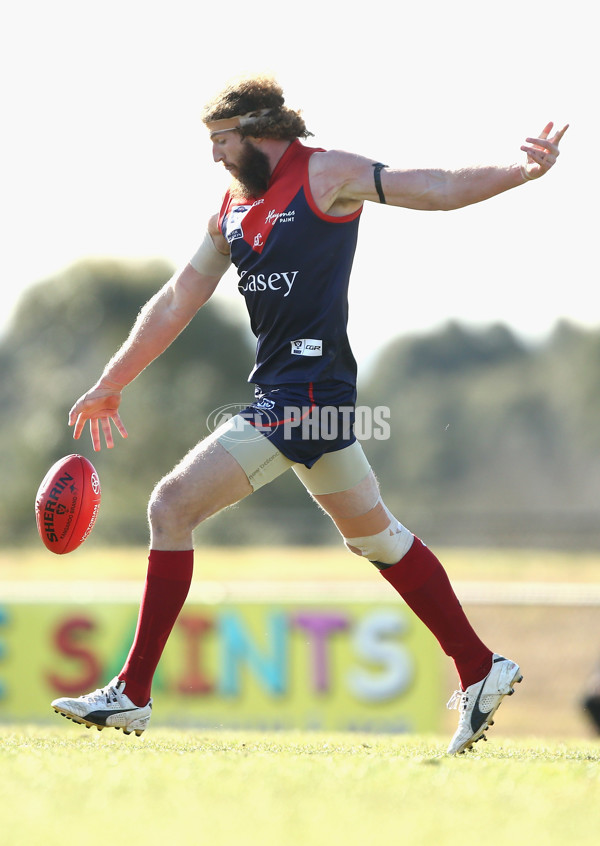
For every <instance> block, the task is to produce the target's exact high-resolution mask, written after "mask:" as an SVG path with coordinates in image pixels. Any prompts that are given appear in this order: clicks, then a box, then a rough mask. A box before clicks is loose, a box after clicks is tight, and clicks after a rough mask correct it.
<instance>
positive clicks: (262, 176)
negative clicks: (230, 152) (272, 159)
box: [232, 140, 271, 200]
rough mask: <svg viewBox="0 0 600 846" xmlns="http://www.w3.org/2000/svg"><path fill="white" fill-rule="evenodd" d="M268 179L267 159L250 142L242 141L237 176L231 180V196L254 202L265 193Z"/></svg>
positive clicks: (269, 170)
mask: <svg viewBox="0 0 600 846" xmlns="http://www.w3.org/2000/svg"><path fill="white" fill-rule="evenodd" d="M270 179H271V165H270V164H269V159H268V158H267V156H266V155H265V154H264V153H263V151H262V150H259V149H258V147H255V146H254V145H253V144H252V143H251V142H250V141H248V140H244V144H243V147H242V152H241V155H240V158H239V161H238V166H237V175H236V176H235V177H234V180H233V186H232V194H233V195H234V196H235V197H236V198H244V199H252V200H255V199H256V198H257V197H261V196H262V195H263V194H264V193H265V192H266V190H267V188H268V187H269V180H270Z"/></svg>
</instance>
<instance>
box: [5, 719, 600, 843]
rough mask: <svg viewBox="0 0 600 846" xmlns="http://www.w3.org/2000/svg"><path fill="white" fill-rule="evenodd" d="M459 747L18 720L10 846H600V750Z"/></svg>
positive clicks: (11, 751)
mask: <svg viewBox="0 0 600 846" xmlns="http://www.w3.org/2000/svg"><path fill="white" fill-rule="evenodd" d="M445 743H446V741H445V740H441V739H438V738H422V737H405V736H401V737H398V736H394V737H381V736H372V735H369V736H367V737H360V736H356V735H352V736H349V735H328V736H323V735H306V734H289V733H278V734H260V735H257V734H249V733H236V734H231V733H222V732H220V733H206V732H199V733H185V734H184V733H181V732H177V731H168V730H158V731H151V732H148V734H147V735H146V736H143V737H142V738H139V739H138V738H135V739H134V737H133V736H132V737H130V738H125V737H123V735H122V734H121V733H120V732H119V733H116V732H110V730H104V731H103V732H101V733H99V732H96V731H94V730H91V731H89V732H88V731H86V730H84V729H83V728H80V727H78V726H73V725H71V724H69V725H68V726H67V725H65V726H60V727H58V728H56V729H53V730H48V729H41V728H37V727H10V726H4V727H1V728H0V808H1V812H0V813H1V823H0V843H2V846H23V844H44V846H59V844H60V846H63V844H65V843H85V844H86V846H96V844H98V846H100V844H102V846H107V844H110V843H113V842H120V843H128V844H133V843H141V844H147V846H155V844H161V846H162V844H168V846H172V844H211V846H234V844H248V846H254V844H256V846H258V844H261V846H282V844H286V846H321V844H323V846H325V844H327V846H330V844H340V845H341V844H344V846H355V844H356V846H359V844H360V846H366V844H371V843H405V844H410V846H421V845H422V846H454V844H464V843H465V842H466V841H467V842H468V841H471V840H477V841H481V842H482V843H486V844H491V846H495V844H504V843H510V842H519V843H530V842H536V841H537V842H538V843H543V844H544V846H555V844H561V845H562V844H563V843H569V844H577V846H586V844H596V843H597V842H598V829H599V827H600V766H599V764H600V745H598V744H594V745H590V744H589V743H585V744H584V743H581V744H578V743H569V744H557V743H544V742H542V741H539V740H536V741H530V742H527V741H521V742H518V743H517V742H503V743H495V744H493V745H492V744H491V743H489V744H486V745H484V744H483V743H480V744H478V746H477V747H475V751H473V752H471V753H469V754H467V755H462V756H458V757H456V758H451V757H448V756H446V755H445V754H444V749H445ZM480 747H481V748H480Z"/></svg>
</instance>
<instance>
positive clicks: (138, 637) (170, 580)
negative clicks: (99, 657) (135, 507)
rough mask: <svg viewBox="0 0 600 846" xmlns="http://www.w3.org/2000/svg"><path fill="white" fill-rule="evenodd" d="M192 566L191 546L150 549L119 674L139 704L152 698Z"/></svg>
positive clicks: (131, 696)
mask: <svg viewBox="0 0 600 846" xmlns="http://www.w3.org/2000/svg"><path fill="white" fill-rule="evenodd" d="M193 566H194V552H193V550H191V549H190V550H185V551H182V552H179V551H177V552H163V551H161V550H156V549H151V550H150V555H149V557H148V573H147V576H146V584H145V587H144V593H143V596H142V603H141V605H140V613H139V617H138V623H137V629H136V632H135V637H134V639H133V645H132V647H131V651H130V652H129V655H128V656H127V660H126V661H125V665H124V667H123V669H122V670H121V672H120V673H119V678H120V679H122V680H123V681H125V682H127V688H126V693H127V696H128V697H129V698H130V699H131V701H132V702H133V703H134V704H135V705H139V706H140V707H141V706H143V705H145V704H146V703H147V702H148V700H149V698H150V690H151V687H152V678H153V676H154V672H155V670H156V667H157V665H158V662H159V660H160V656H161V655H162V652H163V649H164V648H165V644H166V642H167V640H168V637H169V635H170V634H171V629H172V628H173V626H174V625H175V621H176V620H177V617H178V616H179V612H180V611H181V609H182V607H183V603H184V602H185V600H186V597H187V595H188V591H189V589H190V584H191V581H192V571H193Z"/></svg>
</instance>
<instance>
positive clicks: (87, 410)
mask: <svg viewBox="0 0 600 846" xmlns="http://www.w3.org/2000/svg"><path fill="white" fill-rule="evenodd" d="M215 225H216V224H215V220H214V219H211V222H210V224H209V231H208V233H207V237H206V238H205V242H204V243H203V246H202V247H201V248H200V250H199V251H198V253H196V255H195V256H194V258H192V260H191V263H189V264H187V265H186V267H185V268H184V269H183V270H182V271H181V272H180V273H178V274H176V275H175V276H173V277H172V278H171V279H170V280H169V281H168V282H166V283H165V284H164V285H163V287H162V288H161V289H160V290H159V291H158V292H157V293H156V294H155V295H154V296H153V297H152V298H151V299H150V300H148V302H147V303H146V304H145V305H144V306H143V308H142V309H141V311H140V313H139V315H138V317H137V320H136V321H135V323H134V325H133V328H132V329H131V332H130V333H129V336H128V338H127V340H126V341H125V342H124V344H123V345H122V346H121V348H120V349H119V350H118V351H117V352H116V353H115V355H114V356H113V357H112V358H111V360H110V361H109V362H108V364H107V365H106V367H105V368H104V371H103V373H102V376H101V377H100V379H99V380H98V381H97V382H96V384H95V385H94V386H93V387H92V388H90V390H89V391H87V392H86V393H85V394H83V396H81V397H80V398H79V399H78V400H77V402H76V403H75V405H74V406H73V408H72V409H71V411H70V413H69V425H70V426H74V427H75V428H74V431H73V437H74V438H76V439H78V438H79V437H80V436H81V433H82V431H83V429H84V427H85V424H86V422H87V421H88V420H89V421H90V433H91V436H92V444H93V447H94V450H96V451H98V450H99V449H100V447H101V443H100V427H102V431H103V433H104V439H105V441H106V446H107V447H108V448H109V449H110V448H112V447H113V446H114V442H113V437H112V430H111V420H112V422H113V423H114V424H115V426H116V427H117V430H118V431H119V433H120V434H121V435H122V437H124V438H126V437H127V430H126V429H125V426H124V425H123V422H122V420H121V418H120V416H119V411H118V409H119V405H120V402H121V393H122V390H123V388H124V387H125V386H126V385H128V384H129V383H130V382H133V380H134V379H135V378H136V377H137V376H138V375H139V374H140V373H141V372H142V370H144V369H145V368H146V367H147V366H148V365H149V364H150V363H151V362H152V361H154V359H155V358H158V356H159V355H161V353H163V352H164V351H165V350H166V349H167V347H168V346H170V344H171V343H172V342H173V341H174V340H175V338H176V337H177V336H178V335H179V334H180V332H181V331H182V330H183V329H185V327H186V326H187V325H188V323H189V322H190V320H191V319H192V317H193V316H194V315H195V314H196V312H197V311H198V310H199V309H200V308H201V307H202V306H203V305H204V304H205V303H206V302H207V301H208V300H209V298H210V297H211V295H212V293H213V291H214V290H215V288H216V287H217V284H218V283H219V280H220V278H221V276H222V275H223V273H224V272H225V270H226V269H227V266H228V257H227V256H225V255H224V254H222V253H221V252H220V250H217V248H216V246H215V242H216V243H217V244H218V245H219V247H220V248H221V250H222V249H223V245H222V244H221V243H220V241H219V237H220V236H219V233H218V232H215ZM207 239H208V241H207ZM223 243H224V244H225V245H226V243H225V242H224V239H223ZM212 250H214V253H212V252H211V251H212ZM193 264H194V265H195V267H194V266H192V265H193ZM196 268H200V269H201V270H202V269H203V270H205V271H206V270H209V271H210V273H206V272H204V273H202V272H200V270H199V269H196Z"/></svg>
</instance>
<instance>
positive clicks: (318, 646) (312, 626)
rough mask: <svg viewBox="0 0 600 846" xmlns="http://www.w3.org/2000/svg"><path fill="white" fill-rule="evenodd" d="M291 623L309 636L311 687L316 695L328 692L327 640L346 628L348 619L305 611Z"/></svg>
mask: <svg viewBox="0 0 600 846" xmlns="http://www.w3.org/2000/svg"><path fill="white" fill-rule="evenodd" d="M293 622H294V623H295V624H296V625H297V626H298V627H299V628H301V629H304V630H305V631H306V632H308V634H309V635H310V636H311V639H312V643H313V650H312V656H313V687H314V689H315V690H316V691H317V692H318V693H324V692H325V691H327V690H329V684H330V672H329V660H328V651H327V640H328V638H329V635H330V634H333V633H334V632H339V631H343V630H344V629H347V628H348V622H349V621H348V618H347V617H346V616H343V615H341V614H333V613H331V612H326V611H305V612H303V613H302V614H297V615H296V616H295V617H294V620H293Z"/></svg>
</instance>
